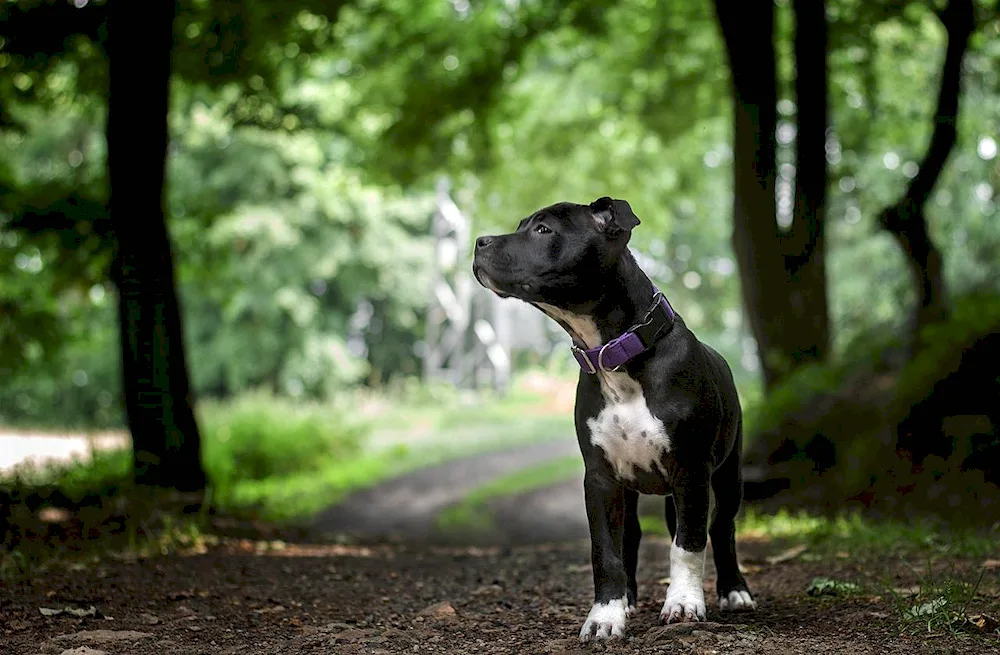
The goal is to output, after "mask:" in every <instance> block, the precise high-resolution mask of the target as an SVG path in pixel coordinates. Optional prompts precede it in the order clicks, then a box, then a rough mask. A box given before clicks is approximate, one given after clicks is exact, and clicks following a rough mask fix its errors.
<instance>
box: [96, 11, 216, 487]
mask: <svg viewBox="0 0 1000 655" xmlns="http://www.w3.org/2000/svg"><path fill="white" fill-rule="evenodd" d="M110 6H111V10H110V17H109V26H108V41H107V44H106V46H105V47H106V49H107V52H108V55H109V59H110V89H109V100H108V124H107V141H108V177H109V180H110V187H111V193H110V200H109V211H110V215H111V221H112V224H113V227H114V232H115V239H116V242H115V257H114V263H113V270H112V276H113V279H114V281H115V284H116V285H117V287H118V294H119V320H120V324H121V346H122V376H123V379H122V382H123V384H122V386H123V389H124V391H125V409H126V418H127V421H128V426H129V430H130V431H131V433H132V443H133V449H134V464H135V480H136V482H137V483H139V484H142V485H148V486H155V487H169V488H174V489H178V490H180V491H196V490H200V489H203V488H204V486H205V474H204V472H203V470H202V467H201V442H200V437H199V434H198V425H197V422H196V421H195V416H194V411H193V409H192V399H191V391H190V386H189V382H188V374H187V364H186V360H185V356H184V340H183V334H182V325H181V315H180V307H179V304H178V300H177V295H176V292H175V285H174V270H173V263H172V260H171V251H170V240H169V236H168V233H167V226H166V220H165V216H164V178H165V168H166V161H165V160H166V151H167V142H168V128H167V109H168V106H169V87H170V57H171V49H172V46H173V20H174V15H175V10H176V3H175V0H162V1H161V2H153V3H139V2H115V3H111V5H110Z"/></svg>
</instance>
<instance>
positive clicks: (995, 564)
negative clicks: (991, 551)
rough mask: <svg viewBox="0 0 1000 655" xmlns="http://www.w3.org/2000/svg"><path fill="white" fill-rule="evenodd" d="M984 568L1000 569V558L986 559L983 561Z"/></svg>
mask: <svg viewBox="0 0 1000 655" xmlns="http://www.w3.org/2000/svg"><path fill="white" fill-rule="evenodd" d="M983 568H984V569H988V570H992V569H1000V559H988V560H986V561H985V562H983Z"/></svg>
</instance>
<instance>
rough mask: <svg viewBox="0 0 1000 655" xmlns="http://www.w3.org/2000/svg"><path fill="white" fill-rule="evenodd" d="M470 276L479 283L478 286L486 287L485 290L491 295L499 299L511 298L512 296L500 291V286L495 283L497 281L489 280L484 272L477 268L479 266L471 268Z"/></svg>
mask: <svg viewBox="0 0 1000 655" xmlns="http://www.w3.org/2000/svg"><path fill="white" fill-rule="evenodd" d="M472 274H473V275H474V276H475V277H476V280H478V281H479V284H481V285H483V286H484V287H486V288H487V289H489V290H490V291H492V292H493V293H495V294H497V295H498V296H500V297H501V298H511V297H513V294H511V293H508V292H506V291H504V290H503V289H501V288H500V285H499V284H498V283H497V281H496V280H494V279H493V278H491V277H490V276H489V275H488V274H487V273H486V271H484V270H483V267H482V266H479V265H475V266H473V267H472Z"/></svg>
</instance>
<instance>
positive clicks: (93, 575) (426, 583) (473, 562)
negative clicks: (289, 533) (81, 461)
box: [0, 538, 1000, 655]
mask: <svg viewBox="0 0 1000 655" xmlns="http://www.w3.org/2000/svg"><path fill="white" fill-rule="evenodd" d="M262 543H263V542H257V543H255V542H252V541H249V540H232V541H229V542H226V543H223V544H222V545H219V546H217V547H215V548H212V549H211V550H210V551H208V552H205V553H202V554H197V555H188V556H181V555H172V556H164V557H158V558H153V559H148V560H144V561H134V562H110V561H109V562H105V563H102V564H98V565H95V566H92V567H88V568H86V569H83V570H75V571H74V570H69V571H64V572H50V573H48V574H45V575H44V576H36V577H34V578H33V579H31V580H30V581H27V582H23V583H15V584H11V585H9V586H6V587H3V588H0V618H2V622H0V652H2V653H3V654H4V655H22V654H23V655H34V654H36V653H52V654H55V655H61V654H64V653H71V654H73V655H88V654H89V655H95V653H96V652H97V651H103V652H104V653H107V654H108V655H116V654H121V655H125V654H129V655H146V654H148V655H173V654H177V655H180V654H184V655H197V654H200V653H204V654H206V655H208V654H211V655H224V654H230V653H231V654H239V655H265V654H267V655H271V654H279V653H324V654H330V655H334V654H344V655H348V654H351V655H354V654H360V653H372V654H389V653H449V654H450V653H483V654H494V653H495V654H499V653H525V654H535V653H537V654H557V653H590V652H610V653H747V654H750V653H809V654H815V653H851V654H861V653H877V654H879V655H886V654H889V653H900V654H903V653H907V654H909V653H970V654H972V653H977V654H985V653H1000V638H996V637H991V636H984V635H982V634H974V633H973V632H974V631H968V632H958V633H933V634H926V633H925V634H923V635H920V636H912V635H909V634H907V633H906V632H901V628H900V624H899V622H898V619H897V618H896V617H895V615H894V613H893V611H892V606H891V603H890V601H889V600H887V598H886V597H885V596H872V595H860V596H854V597H848V598H823V597H811V596H808V595H807V594H806V593H805V590H806V588H807V586H808V583H809V581H810V580H811V579H812V578H813V577H814V576H820V575H822V576H827V577H831V578H837V579H845V580H858V581H866V580H867V581H870V580H871V579H872V578H873V577H877V576H885V577H887V578H888V579H889V580H890V581H891V584H893V585H896V586H897V587H898V588H904V589H905V588H907V587H909V586H911V585H914V584H916V583H917V581H918V580H919V578H920V576H921V575H922V572H921V571H920V566H919V565H918V566H916V567H914V566H913V563H912V562H911V563H907V562H885V563H883V564H882V565H876V566H875V567H868V568H866V567H864V566H861V565H859V564H858V563H857V562H854V561H853V560H852V559H851V558H849V557H844V558H838V559H835V560H833V561H815V562H809V561H803V560H802V559H801V558H799V559H796V560H791V561H786V562H782V563H777V564H768V562H767V560H766V556H767V554H768V553H771V552H773V551H774V545H773V544H763V543H754V542H750V543H745V544H743V554H742V557H741V559H742V563H743V566H744V568H745V569H746V573H747V576H748V579H749V581H750V584H751V586H752V588H753V590H754V592H755V594H756V597H757V600H758V601H759V604H760V607H759V609H758V611H757V612H755V613H752V614H735V615H734V614H722V613H720V612H719V611H718V610H717V609H716V608H715V607H712V606H711V604H710V609H709V616H708V619H709V620H708V622H705V623H699V624H684V625H675V626H666V627H660V626H658V625H657V618H658V614H659V608H660V604H661V603H662V599H663V595H664V591H665V580H664V578H665V577H666V576H667V575H668V574H669V570H668V569H669V558H668V547H667V543H666V542H665V541H664V540H663V539H660V538H647V539H646V540H645V541H644V543H643V549H642V552H641V556H640V563H639V570H640V601H639V607H638V612H637V615H636V616H635V617H633V619H632V620H631V622H630V624H629V635H628V638H627V640H626V641H624V642H618V643H613V644H609V645H605V644H601V645H589V646H581V645H580V644H579V642H578V640H577V633H578V631H579V629H580V625H581V624H582V621H583V619H584V617H585V616H586V614H587V611H588V609H589V602H588V599H589V598H590V597H591V593H592V591H591V590H592V586H591V585H592V582H591V573H590V566H589V548H588V546H587V543H586V542H585V541H570V542H563V543H558V544H545V545H543V544H535V545H530V546H521V547H515V548H499V547H492V548H474V547H462V548H455V547H441V546H431V545H425V546H419V547H417V546H400V545H393V546H387V545H382V546H377V545H373V546H344V545H331V544H326V545H315V544H276V545H275V546H276V547H272V548H263V547H262ZM951 564H954V565H955V566H957V567H958V568H959V569H962V568H964V569H965V570H967V571H968V570H970V569H971V570H975V568H976V567H978V566H980V565H981V562H953V563H951ZM709 569H710V570H711V565H709ZM712 575H714V571H712V573H711V574H709V575H708V576H707V577H708V578H709V579H707V580H706V586H705V588H706V597H707V598H709V599H711V598H712V597H713V594H712V593H711V590H712V588H713V583H714V581H713V580H712V579H711V577H712ZM998 583H1000V580H997V579H996V576H995V571H993V572H992V573H991V579H990V580H987V581H985V582H984V584H983V585H981V586H980V590H979V594H978V595H977V597H976V599H974V602H973V603H971V605H974V606H975V607H971V606H970V608H969V611H970V612H971V611H973V610H974V609H977V608H979V610H978V611H985V610H984V609H982V607H980V606H984V607H990V608H992V609H991V611H992V612H993V613H994V615H995V611H996V608H997V605H998V600H997V598H998V596H1000V593H998V589H1000V588H998ZM67 606H68V607H71V608H80V609H83V610H89V609H90V608H91V607H93V608H94V614H95V616H93V617H86V618H82V619H81V618H76V617H73V616H67V615H60V616H43V615H42V614H41V612H40V610H39V608H52V609H62V608H65V607H67ZM85 648H89V649H91V650H84V649H85Z"/></svg>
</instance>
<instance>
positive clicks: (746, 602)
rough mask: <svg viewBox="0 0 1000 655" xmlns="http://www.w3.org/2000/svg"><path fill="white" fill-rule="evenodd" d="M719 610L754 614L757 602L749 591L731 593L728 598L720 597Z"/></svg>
mask: <svg viewBox="0 0 1000 655" xmlns="http://www.w3.org/2000/svg"><path fill="white" fill-rule="evenodd" d="M719 609H720V610H722V611H723V612H752V611H754V610H755V609H757V601H755V600H754V599H753V597H751V596H750V592H749V591H735V590H734V591H730V592H729V595H728V596H719Z"/></svg>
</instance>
